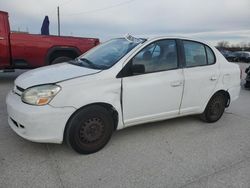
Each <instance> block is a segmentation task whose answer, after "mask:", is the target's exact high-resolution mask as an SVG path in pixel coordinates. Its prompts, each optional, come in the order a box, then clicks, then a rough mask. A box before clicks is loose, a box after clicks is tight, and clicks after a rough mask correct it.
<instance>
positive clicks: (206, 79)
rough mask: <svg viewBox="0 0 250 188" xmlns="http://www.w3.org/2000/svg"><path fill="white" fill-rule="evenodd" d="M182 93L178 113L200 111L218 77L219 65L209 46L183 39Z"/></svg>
mask: <svg viewBox="0 0 250 188" xmlns="http://www.w3.org/2000/svg"><path fill="white" fill-rule="evenodd" d="M183 55H184V59H185V68H184V69H183V70H184V77H185V84H184V94H183V99H182V104H181V109H180V113H181V114H189V113H200V112H201V110H202V107H204V105H206V102H207V100H208V99H209V97H210V96H211V95H212V93H213V91H214V89H215V87H216V84H217V81H218V79H219V66H218V63H216V59H215V55H214V53H213V51H212V49H211V48H210V47H208V46H207V45H204V44H202V43H199V42H194V41H188V40H183Z"/></svg>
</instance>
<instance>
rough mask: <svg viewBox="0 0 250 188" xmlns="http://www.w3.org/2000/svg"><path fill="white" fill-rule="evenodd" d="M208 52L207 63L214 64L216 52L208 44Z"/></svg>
mask: <svg viewBox="0 0 250 188" xmlns="http://www.w3.org/2000/svg"><path fill="white" fill-rule="evenodd" d="M205 48H206V52H207V64H208V65H212V64H214V63H215V57H214V53H213V52H212V50H211V49H210V48H209V47H208V46H206V47H205Z"/></svg>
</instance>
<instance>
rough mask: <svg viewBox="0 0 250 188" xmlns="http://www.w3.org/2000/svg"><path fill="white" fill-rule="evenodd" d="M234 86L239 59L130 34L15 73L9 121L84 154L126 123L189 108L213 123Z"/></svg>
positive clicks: (202, 46)
mask: <svg viewBox="0 0 250 188" xmlns="http://www.w3.org/2000/svg"><path fill="white" fill-rule="evenodd" d="M239 92H240V69H239V66H238V65H236V64H233V63H229V62H228V61H227V60H226V59H225V58H224V57H223V56H222V55H221V53H220V52H219V51H218V50H217V49H216V48H214V47H212V46H210V45H208V44H206V43H204V42H199V41H196V40H191V39H187V38H177V37H158V38H152V39H141V38H135V37H132V36H130V35H127V36H125V37H123V38H117V39H112V40H109V41H107V42H105V43H102V44H100V45H98V46H97V47H95V48H93V49H91V50H90V51H88V52H87V53H85V54H83V55H82V56H80V57H78V58H76V59H75V60H73V61H69V62H65V63H62V64H57V65H51V66H47V67H42V68H38V69H35V70H31V71H28V72H26V73H24V74H22V75H20V76H19V77H18V78H17V79H16V80H15V85H14V88H13V90H12V91H10V92H9V94H8V96H7V99H6V101H7V110H8V122H9V125H10V126H11V128H12V129H13V130H14V131H15V132H16V133H17V134H18V135H20V136H21V137H23V138H25V139H27V140H31V141H34V142H43V143H62V142H63V141H66V142H67V143H68V144H69V145H70V146H71V147H72V148H73V149H74V150H75V151H77V152H79V153H82V154H89V153H94V152H96V151H98V150H100V149H102V148H103V147H104V146H105V145H106V144H107V142H108V141H109V139H110V138H111V135H112V133H113V132H114V131H115V130H119V129H122V128H125V127H129V126H133V125H137V124H142V123H146V122H154V121H159V120H165V119H169V118H174V117H180V116H186V115H193V114H199V115H200V117H201V119H202V120H204V121H206V122H209V123H211V122H215V121H217V120H219V119H220V117H221V116H222V115H223V112H224V110H225V108H226V107H228V106H229V104H230V102H231V101H233V100H235V99H237V98H238V96H239Z"/></svg>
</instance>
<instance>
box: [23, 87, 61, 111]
mask: <svg viewBox="0 0 250 188" xmlns="http://www.w3.org/2000/svg"><path fill="white" fill-rule="evenodd" d="M60 90H61V87H60V86H57V85H52V84H51V85H41V86H35V87H32V88H29V89H26V90H25V91H24V92H23V94H22V101H23V102H25V103H28V104H32V105H37V106H42V105H46V104H48V103H49V102H50V101H51V100H52V99H53V98H54V96H56V94H57V93H58V92H59V91H60Z"/></svg>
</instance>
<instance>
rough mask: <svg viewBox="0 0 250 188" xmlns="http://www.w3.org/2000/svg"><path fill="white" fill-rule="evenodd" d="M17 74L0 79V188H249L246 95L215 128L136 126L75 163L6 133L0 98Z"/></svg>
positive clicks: (172, 123) (190, 120) (170, 123)
mask: <svg viewBox="0 0 250 188" xmlns="http://www.w3.org/2000/svg"><path fill="white" fill-rule="evenodd" d="M240 65H241V67H242V69H244V68H245V67H246V66H247V65H246V64H240ZM22 72H23V71H20V70H18V71H17V72H15V73H0V187H1V188H8V187H11V188H12V187H18V188H21V187H25V188H29V187H65V188H68V187H83V188H88V187H91V188H92V187H93V188H98V187H100V188H102V187H104V188H106V187H107V188H119V187H124V188H125V187H126V188H130V187H131V188H134V187H136V188H137V187H138V188H141V187H142V188H146V187H149V188H152V187H170V188H172V187H188V188H196V187H197V188H201V187H209V188H210V187H216V188H220V187H223V188H224V187H232V188H233V187H235V188H249V187H250V110H249V109H250V91H249V90H245V89H244V88H242V90H241V93H240V97H239V99H238V100H237V101H235V102H233V103H232V104H231V106H230V107H229V108H228V109H227V110H226V112H225V114H224V115H223V117H222V118H221V119H220V120H219V121H218V122H216V123H213V124H208V123H204V122H202V121H200V120H199V118H197V117H195V116H190V117H183V118H177V119H172V120H167V121H161V122H157V123H150V124H144V125H139V126H135V127H131V128H127V129H124V130H121V131H117V132H115V133H114V135H113V137H112V139H111V140H110V142H109V143H108V145H107V146H106V147H105V148H104V149H102V150H101V151H100V152H97V153H95V154H91V155H79V154H77V153H75V152H74V151H73V150H71V149H70V148H68V147H67V146H66V145H65V144H63V145H57V144H38V143H32V142H30V141H26V140H24V139H22V138H21V137H19V136H18V135H17V134H16V133H14V132H13V131H12V130H11V129H10V127H9V126H8V123H7V112H6V104H5V97H6V95H7V93H8V92H9V90H11V89H12V87H13V80H14V79H15V78H16V77H17V76H18V75H20V74H21V73H22ZM243 76H244V75H243ZM52 126H53V125H52Z"/></svg>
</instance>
